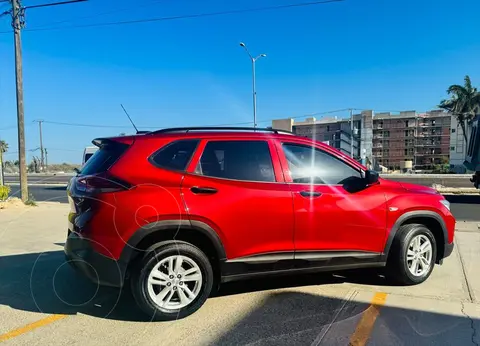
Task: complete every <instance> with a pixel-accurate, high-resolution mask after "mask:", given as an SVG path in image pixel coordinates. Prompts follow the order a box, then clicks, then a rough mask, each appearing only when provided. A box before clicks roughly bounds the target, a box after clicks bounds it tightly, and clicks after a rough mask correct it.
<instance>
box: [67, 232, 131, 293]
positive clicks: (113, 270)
mask: <svg viewBox="0 0 480 346" xmlns="http://www.w3.org/2000/svg"><path fill="white" fill-rule="evenodd" d="M64 251H65V257H66V260H67V262H68V263H69V264H70V265H71V266H72V267H73V268H74V269H76V270H78V271H79V272H81V273H82V274H84V275H85V276H86V277H88V278H89V279H90V280H91V281H93V282H95V283H98V284H100V285H104V286H113V287H122V286H123V282H124V278H125V271H126V267H127V266H126V265H125V264H124V263H122V262H120V261H116V260H114V259H112V258H109V257H106V256H104V255H102V254H100V253H98V252H97V251H95V250H94V249H93V248H92V245H91V242H90V241H89V240H88V239H85V238H82V237H80V236H79V235H78V234H77V233H74V232H71V233H70V234H69V235H68V238H67V241H66V242H65V247H64Z"/></svg>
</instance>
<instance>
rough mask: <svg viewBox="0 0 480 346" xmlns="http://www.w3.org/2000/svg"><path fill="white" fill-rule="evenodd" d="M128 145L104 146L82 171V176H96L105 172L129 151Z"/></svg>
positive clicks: (113, 144) (86, 163)
mask: <svg viewBox="0 0 480 346" xmlns="http://www.w3.org/2000/svg"><path fill="white" fill-rule="evenodd" d="M127 148H128V145H126V144H122V143H111V144H106V145H103V146H102V147H101V148H100V149H99V150H97V151H96V152H95V153H94V154H93V155H92V156H91V157H90V158H89V159H88V161H87V162H85V165H84V166H83V167H82V169H81V174H86V175H90V174H96V173H102V172H105V171H106V170H108V169H109V168H110V166H112V165H113V164H114V163H115V161H117V159H118V158H119V157H120V155H122V154H123V153H124V152H125V150H127Z"/></svg>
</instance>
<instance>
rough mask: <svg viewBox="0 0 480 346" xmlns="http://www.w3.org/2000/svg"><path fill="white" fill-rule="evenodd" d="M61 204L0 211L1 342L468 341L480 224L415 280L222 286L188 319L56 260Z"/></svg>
mask: <svg viewBox="0 0 480 346" xmlns="http://www.w3.org/2000/svg"><path fill="white" fill-rule="evenodd" d="M67 213H68V205H66V204H60V203H41V204H40V205H39V206H38V207H35V208H26V209H8V210H1V211H0V274H1V279H0V342H4V343H5V344H7V345H8V344H11V345H27V344H28V345H31V344H33V345H47V344H48V345H53V344H60V345H64V344H65V345H66V344H69V345H75V344H78V345H80V344H81V345H85V344H87V345H114V344H115V345H119V344H139V345H144V344H145V345H146V344H161V345H407V344H411V345H426V344H431V345H479V344H480V277H479V276H478V268H477V265H478V263H480V230H479V229H478V227H477V224H476V223H461V224H459V226H458V227H459V230H458V231H457V233H456V238H455V241H456V244H457V246H456V248H455V250H454V252H453V254H452V256H451V257H449V258H448V259H446V260H445V262H444V264H443V265H442V266H437V267H436V268H435V270H434V272H433V274H432V276H431V277H430V279H429V280H428V281H427V282H425V283H424V284H421V285H418V286H411V287H393V286H388V285H387V284H386V283H385V281H384V279H383V277H382V276H381V275H379V274H378V273H377V272H372V271H357V272H338V273H333V274H326V273H323V274H315V275H302V276H289V277H282V278H278V279H273V280H272V279H268V280H266V279H265V280H256V281H249V282H241V283H231V284H228V285H225V286H223V287H222V289H221V290H220V292H219V293H218V294H217V295H216V296H214V297H211V298H210V299H209V300H208V301H207V303H206V304H205V305H204V307H202V308H201V309H200V310H199V311H198V312H197V313H195V314H194V315H192V316H190V317H188V318H186V319H183V320H179V321H175V322H168V323H162V322H150V321H149V320H148V317H145V316H144V315H143V314H142V313H141V312H139V311H138V309H137V308H136V306H135V303H133V301H132V298H131V294H130V292H129V290H128V289H125V290H124V291H123V292H120V291H118V290H115V289H111V288H102V287H97V286H96V285H94V284H92V283H90V282H88V281H87V280H86V279H84V278H83V277H82V276H80V275H78V274H77V273H75V272H74V271H73V270H72V269H71V268H70V267H69V266H68V265H66V263H65V261H64V257H63V242H64V240H65V236H66V215H67Z"/></svg>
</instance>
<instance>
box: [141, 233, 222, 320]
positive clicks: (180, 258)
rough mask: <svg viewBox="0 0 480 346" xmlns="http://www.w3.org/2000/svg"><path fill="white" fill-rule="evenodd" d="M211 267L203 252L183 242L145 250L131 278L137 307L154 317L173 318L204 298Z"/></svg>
mask: <svg viewBox="0 0 480 346" xmlns="http://www.w3.org/2000/svg"><path fill="white" fill-rule="evenodd" d="M212 285H213V271H212V267H211V264H210V262H209V260H208V258H207V257H206V255H205V254H204V253H203V252H202V251H201V250H200V249H199V248H197V247H195V246H193V245H191V244H188V243H185V242H169V243H166V244H165V245H161V246H159V247H157V248H155V249H154V250H152V251H150V252H148V253H147V254H146V255H145V256H144V258H143V259H142V260H141V261H140V262H139V263H138V266H137V270H135V271H134V272H133V275H132V278H131V286H132V293H133V296H134V297H135V300H136V302H137V304H138V305H139V307H140V308H141V309H142V310H143V311H144V312H146V313H147V314H148V315H149V316H151V318H152V319H155V320H162V321H167V320H175V319H180V318H184V317H186V316H188V315H191V314H192V313H194V312H195V311H197V310H198V309H199V308H200V307H201V306H202V305H203V304H204V303H205V301H206V300H207V298H208V296H209V295H210V292H211V290H212Z"/></svg>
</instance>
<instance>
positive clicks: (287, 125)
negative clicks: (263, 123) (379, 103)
mask: <svg viewBox="0 0 480 346" xmlns="http://www.w3.org/2000/svg"><path fill="white" fill-rule="evenodd" d="M360 125H361V119H360V118H359V117H357V119H356V120H354V126H357V127H356V129H357V130H356V131H354V132H357V133H358V134H359V133H360V130H359V128H360ZM272 127H273V128H276V129H283V130H287V131H292V132H293V133H295V134H296V135H298V136H303V137H308V138H312V139H315V140H317V141H320V142H323V143H327V144H329V145H330V146H332V147H334V148H336V149H338V150H340V151H342V152H343V153H345V154H346V155H349V156H350V152H351V148H352V147H351V146H352V141H353V153H354V156H355V157H357V156H359V152H360V147H359V138H360V137H359V136H358V135H357V136H353V137H352V129H351V122H350V120H349V119H338V118H323V119H320V120H317V119H316V118H314V117H310V118H307V119H305V121H300V122H294V120H293V119H279V120H273V121H272Z"/></svg>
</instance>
